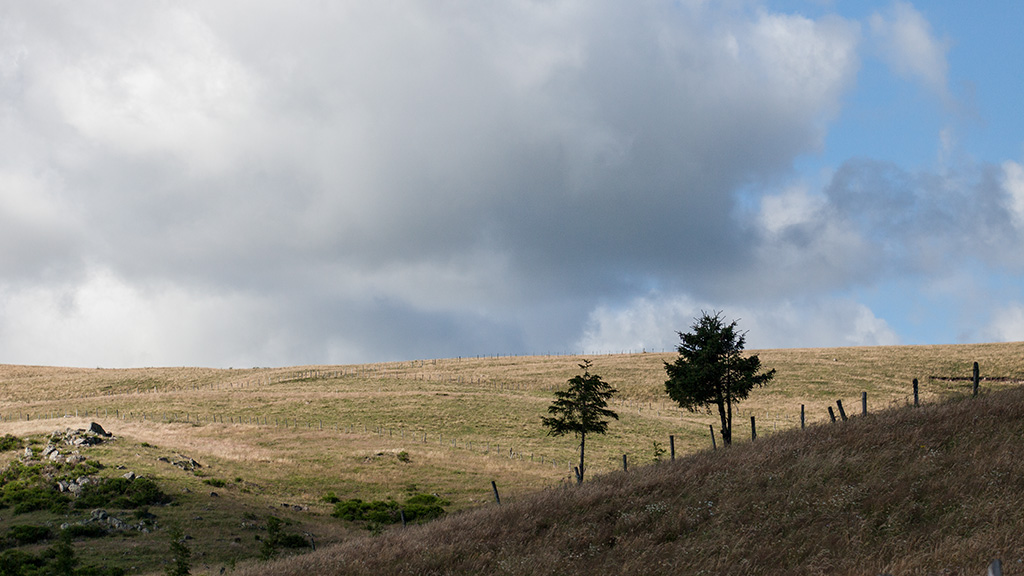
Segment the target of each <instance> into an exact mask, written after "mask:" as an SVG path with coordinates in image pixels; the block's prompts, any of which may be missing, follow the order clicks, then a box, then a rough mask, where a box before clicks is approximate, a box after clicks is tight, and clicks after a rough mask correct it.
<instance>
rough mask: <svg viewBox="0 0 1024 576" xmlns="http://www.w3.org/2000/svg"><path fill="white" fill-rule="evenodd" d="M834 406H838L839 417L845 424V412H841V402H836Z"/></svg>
mask: <svg viewBox="0 0 1024 576" xmlns="http://www.w3.org/2000/svg"><path fill="white" fill-rule="evenodd" d="M836 406H839V417H840V418H842V419H843V422H846V410H843V401H842V400H836Z"/></svg>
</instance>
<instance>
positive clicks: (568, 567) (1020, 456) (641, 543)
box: [239, 388, 1024, 576]
mask: <svg viewBox="0 0 1024 576" xmlns="http://www.w3.org/2000/svg"><path fill="white" fill-rule="evenodd" d="M1022 436H1024V390H1022V389H1020V388H1017V389H1013V390H1006V391H1002V392H995V393H990V394H985V395H983V396H981V397H979V398H974V399H972V398H970V397H961V398H957V399H954V400H950V401H948V403H943V404H934V403H933V404H930V405H927V406H925V407H922V408H917V409H915V408H913V407H903V408H899V409H893V410H889V411H886V412H883V413H880V414H873V415H868V416H865V417H861V416H858V417H855V418H852V419H851V420H850V421H849V422H845V423H844V422H840V423H837V424H819V425H817V426H814V427H812V428H810V429H808V430H807V431H800V430H791V431H789V432H786V433H780V434H776V435H774V436H773V437H771V438H768V439H766V440H758V441H757V442H753V443H746V444H743V445H739V446H735V447H734V448H732V449H729V450H719V451H716V452H712V451H704V452H701V453H698V454H694V455H691V456H688V457H686V458H682V459H679V460H677V461H675V462H670V463H662V464H659V465H652V466H647V467H644V468H640V469H637V470H633V471H630V472H628V473H623V472H614V473H610V474H607V475H604V476H601V477H599V478H597V479H595V480H594V481H593V482H590V483H588V484H586V485H584V486H583V487H580V488H562V489H551V490H546V491H543V492H541V493H538V494H535V495H532V496H530V497H528V498H523V499H521V500H520V501H518V502H515V503H512V504H507V505H501V506H497V505H491V506H489V507H487V508H486V509H478V510H474V511H470V512H466V513H463V514H459V515H455V516H452V517H449V518H446V519H443V520H440V521H438V522H435V523H433V524H430V525H427V526H422V527H417V528H409V529H404V530H396V531H392V532H389V533H387V534H384V535H381V536H378V537H372V538H363V539H357V540H353V541H350V542H347V543H345V544H343V545H340V546H337V547H333V548H330V549H327V550H323V551H320V552H317V553H315V554H310V555H306V556H302V557H297V558H293V559H290V560H287V561H282V562H279V563H276V564H271V565H260V566H258V567H255V568H250V569H244V570H241V571H240V572H239V574H240V575H243V576H247V575H250V574H251V575H255V574H264V575H270V576H298V575H305V574H323V575H331V574H346V575H360V574H366V575H380V574H450V575H455V574H508V575H517V574H522V575H527V574H530V575H556V574H565V575H571V574H580V575H584V574H585V575H588V576H589V575H601V574H651V575H659V574H665V575H669V574H673V575H674V574H786V575H793V574H851V575H852V574H879V573H891V574H896V575H909V574H965V575H967V574H974V575H977V574H984V573H985V569H986V567H987V566H988V564H989V562H990V560H991V559H993V558H1000V559H1002V560H1003V562H1004V565H1005V566H1006V567H1007V573H1015V571H1016V570H1018V569H1019V566H1020V565H1021V563H1022V562H1024V552H1022V551H1024V515H1022V512H1021V510H1022V509H1024V508H1022V507H1024V443H1022V442H1021V438H1022Z"/></svg>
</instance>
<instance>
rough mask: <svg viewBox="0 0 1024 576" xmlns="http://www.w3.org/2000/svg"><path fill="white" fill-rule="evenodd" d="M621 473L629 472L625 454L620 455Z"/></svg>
mask: <svg viewBox="0 0 1024 576" xmlns="http://www.w3.org/2000/svg"><path fill="white" fill-rule="evenodd" d="M622 471H623V472H628V471H629V463H628V462H626V455H625V454H623V455H622Z"/></svg>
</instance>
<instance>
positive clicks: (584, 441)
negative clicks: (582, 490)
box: [576, 433, 587, 484]
mask: <svg viewBox="0 0 1024 576" xmlns="http://www.w3.org/2000/svg"><path fill="white" fill-rule="evenodd" d="M586 447H587V435H586V434H585V433H584V434H580V472H579V474H577V475H576V483H577V484H583V452H584V450H585V449H586Z"/></svg>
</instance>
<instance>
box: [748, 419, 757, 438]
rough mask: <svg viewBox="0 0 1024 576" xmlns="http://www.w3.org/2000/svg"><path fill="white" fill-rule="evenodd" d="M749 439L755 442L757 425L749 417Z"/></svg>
mask: <svg viewBox="0 0 1024 576" xmlns="http://www.w3.org/2000/svg"><path fill="white" fill-rule="evenodd" d="M750 439H751V440H752V441H753V440H757V423H755V422H754V417H753V416H751V417H750Z"/></svg>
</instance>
